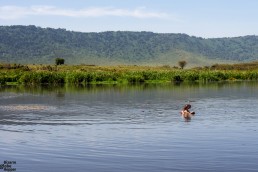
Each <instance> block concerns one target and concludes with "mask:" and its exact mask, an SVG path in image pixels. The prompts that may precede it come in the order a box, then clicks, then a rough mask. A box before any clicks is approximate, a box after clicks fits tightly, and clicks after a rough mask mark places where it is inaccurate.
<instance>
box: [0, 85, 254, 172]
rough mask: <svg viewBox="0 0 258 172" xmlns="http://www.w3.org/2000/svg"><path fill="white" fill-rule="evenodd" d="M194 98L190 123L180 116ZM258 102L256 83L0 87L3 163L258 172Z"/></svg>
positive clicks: (22, 169) (67, 171)
mask: <svg viewBox="0 0 258 172" xmlns="http://www.w3.org/2000/svg"><path fill="white" fill-rule="evenodd" d="M188 101H189V102H190V103H191V105H192V110H194V111H195V112H196V115H195V116H194V117H193V118H192V119H191V120H188V121H187V120H185V119H183V118H182V117H181V116H180V114H179V112H180V110H181V108H182V107H183V105H184V104H185V103H188ZM257 105H258V82H228V83H211V84H181V85H174V84H157V85H155V84H150V85H132V86H118V85H117V86H112V85H102V86H90V87H68V86H63V87H51V86H48V87H22V86H8V87H0V165H3V164H4V161H11V162H10V163H11V165H10V166H11V167H12V168H15V169H16V171H19V172H35V171H39V172H49V171H61V172H71V171H79V172H85V171H89V172H90V171H94V172H109V171H110V172H118V171H119V172H120V171H128V172H138V171H146V172H162V171H169V172H170V171H198V172H199V171H234V172H235V171H258V106H257ZM15 163H16V164H15ZM1 171H4V170H3V169H0V172H1Z"/></svg>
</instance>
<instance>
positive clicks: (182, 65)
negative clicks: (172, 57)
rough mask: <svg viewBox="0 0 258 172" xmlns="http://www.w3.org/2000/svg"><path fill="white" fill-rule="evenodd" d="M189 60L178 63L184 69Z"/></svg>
mask: <svg viewBox="0 0 258 172" xmlns="http://www.w3.org/2000/svg"><path fill="white" fill-rule="evenodd" d="M186 64H187V62H186V61H185V60H182V61H179V62H178V65H179V66H180V67H181V69H184V67H185V66H186Z"/></svg>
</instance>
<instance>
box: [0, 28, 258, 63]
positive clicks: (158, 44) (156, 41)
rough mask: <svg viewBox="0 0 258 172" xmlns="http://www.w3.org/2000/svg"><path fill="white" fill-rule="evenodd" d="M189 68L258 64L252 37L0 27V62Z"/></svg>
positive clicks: (257, 47) (257, 46) (255, 39)
mask: <svg viewBox="0 0 258 172" xmlns="http://www.w3.org/2000/svg"><path fill="white" fill-rule="evenodd" d="M57 57H61V58H64V59H65V62H66V63H67V64H82V63H84V64H96V65H116V64H137V65H140V64H142V65H177V62H178V61H179V60H186V61H187V62H188V64H190V65H208V64H211V63H215V62H216V63H217V62H225V61H227V62H237V61H238V62H239V61H240V62H242V61H243V62H247V61H254V60H258V37H257V36H244V37H235V38H215V39H203V38H198V37H193V36H188V35H186V34H170V33H168V34H161V33H152V32H127V31H123V32H122V31H118V32H101V33H81V32H72V31H67V30H65V29H52V28H40V27H36V26H0V62H5V63H6V62H7V63H31V64H32V63H35V64H53V63H54V59H55V58H57Z"/></svg>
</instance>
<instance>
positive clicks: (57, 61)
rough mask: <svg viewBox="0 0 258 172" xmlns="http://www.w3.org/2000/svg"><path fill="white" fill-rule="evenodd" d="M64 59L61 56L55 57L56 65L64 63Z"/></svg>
mask: <svg viewBox="0 0 258 172" xmlns="http://www.w3.org/2000/svg"><path fill="white" fill-rule="evenodd" d="M64 62H65V60H64V59H62V58H56V65H62V64H64Z"/></svg>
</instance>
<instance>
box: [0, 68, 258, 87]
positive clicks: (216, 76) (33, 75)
mask: <svg viewBox="0 0 258 172" xmlns="http://www.w3.org/2000/svg"><path fill="white" fill-rule="evenodd" d="M215 67H216V68H214V66H213V67H203V68H195V69H178V68H175V67H174V68H171V67H169V66H157V67H151V66H94V65H76V66H75V65H63V66H55V65H52V66H50V65H47V66H45V65H26V66H23V65H19V66H17V65H9V66H8V67H2V68H0V85H9V84H18V85H19V84H27V85H37V84H119V83H123V84H127V83H164V82H212V81H228V80H230V81H234V80H258V68H252V69H242V68H241V70H237V69H232V66H231V68H230V70H228V69H225V65H224V66H223V69H220V68H219V67H221V66H219V65H217V66H215Z"/></svg>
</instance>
